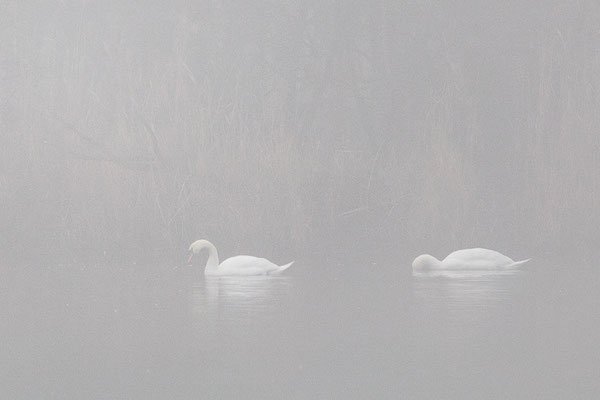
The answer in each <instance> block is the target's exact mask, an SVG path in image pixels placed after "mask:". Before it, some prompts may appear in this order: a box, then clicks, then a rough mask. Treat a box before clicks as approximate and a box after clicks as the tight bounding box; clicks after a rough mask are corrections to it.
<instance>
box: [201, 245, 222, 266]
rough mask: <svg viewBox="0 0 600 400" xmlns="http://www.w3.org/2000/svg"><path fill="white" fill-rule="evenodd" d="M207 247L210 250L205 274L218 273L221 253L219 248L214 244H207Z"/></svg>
mask: <svg viewBox="0 0 600 400" xmlns="http://www.w3.org/2000/svg"><path fill="white" fill-rule="evenodd" d="M205 247H206V248H207V249H208V259H207V260H206V267H205V268H204V272H210V271H216V270H217V268H219V253H217V248H216V247H215V246H214V245H213V244H212V243H207V244H206V245H205Z"/></svg>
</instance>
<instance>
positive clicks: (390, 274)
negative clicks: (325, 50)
mask: <svg viewBox="0 0 600 400" xmlns="http://www.w3.org/2000/svg"><path fill="white" fill-rule="evenodd" d="M565 267H568V266H565ZM3 271H4V272H3V276H2V279H1V280H0V282H2V291H1V294H0V296H1V297H0V301H1V308H0V309H1V310H2V321H3V324H2V327H1V332H2V350H1V354H0V356H1V360H2V364H1V365H2V366H1V368H2V371H1V372H2V373H1V374H0V376H1V379H2V381H1V382H0V397H1V398H3V399H209V398H212V399H216V398H222V399H237V398H239V399H269V398H277V399H281V398H289V399H332V398H344V399H364V398H379V399H383V398H410V399H468V398H474V399H475V398H477V399H482V398H487V399H490V398H510V399H519V398H528V399H530V398H544V399H549V398H557V399H564V398H569V399H591V398H595V397H597V395H598V393H600V392H599V389H600V387H599V383H598V382H600V372H599V371H600V369H599V368H598V366H599V365H600V363H599V361H600V357H599V355H600V353H599V351H598V344H597V339H598V333H599V332H598V327H599V326H600V318H599V316H598V315H599V314H598V312H597V310H598V306H600V294H599V291H598V289H599V285H598V283H599V282H598V275H597V274H594V275H592V274H587V275H576V274H572V273H569V272H568V271H569V269H568V268H562V266H553V265H547V264H545V263H542V262H537V263H536V262H535V261H533V262H531V265H530V266H529V268H527V269H526V270H523V271H518V272H516V273H512V274H507V273H504V274H458V275H441V276H435V275H434V276H428V275H420V276H412V274H411V272H410V266H408V265H396V264H387V265H343V264H342V265H327V264H308V263H307V264H304V265H303V264H302V263H298V264H296V265H294V270H290V271H289V272H290V273H289V274H285V275H281V276H277V277H242V278H236V277H222V278H205V277H204V276H203V274H202V271H201V268H199V267H198V266H193V267H190V266H166V265H127V266H112V267H111V266H83V265H79V266H73V265H69V266H52V267H50V266H43V265H30V266H28V267H25V268H18V269H17V268H10V267H8V268H4V269H3ZM344 271H354V272H347V273H344ZM356 271H362V272H360V273H359V272H356ZM549 271H552V273H549ZM15 289H17V290H15Z"/></svg>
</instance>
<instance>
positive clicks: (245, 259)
mask: <svg viewBox="0 0 600 400" xmlns="http://www.w3.org/2000/svg"><path fill="white" fill-rule="evenodd" d="M203 249H207V250H208V260H207V261H206V267H205V268H204V275H212V276H215V275H216V276H253V275H274V274H278V273H280V272H282V271H284V270H286V269H288V268H289V267H290V266H291V265H292V264H293V263H294V262H293V261H292V262H291V263H288V264H285V265H277V264H275V263H272V262H271V261H269V260H267V259H266V258H259V257H252V256H234V257H230V258H228V259H226V260H224V261H223V262H222V263H220V264H219V255H218V253H217V248H216V247H215V246H214V245H213V244H212V243H211V242H209V241H208V240H196V241H195V242H194V243H192V244H191V245H190V248H189V251H190V252H191V254H190V258H189V260H188V261H191V260H192V257H193V256H194V254H197V253H199V252H201V251H202V250H203Z"/></svg>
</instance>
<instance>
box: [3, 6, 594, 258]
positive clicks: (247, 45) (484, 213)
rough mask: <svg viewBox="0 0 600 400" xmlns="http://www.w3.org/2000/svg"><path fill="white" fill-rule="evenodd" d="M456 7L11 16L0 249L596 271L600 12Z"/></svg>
mask: <svg viewBox="0 0 600 400" xmlns="http://www.w3.org/2000/svg"><path fill="white" fill-rule="evenodd" d="M453 3H454V4H452V5H450V4H445V3H444V2H428V1H414V2H413V1H394V0H374V1H373V0H369V1H366V0H364V1H363V0H357V1H328V2H323V1H320V0H319V1H317V0H307V1H259V2H256V1H255V2H247V1H227V2H220V1H174V2H162V1H153V2H142V3H140V2H132V1H130V2H121V1H104V2H68V1H65V2H51V1H36V2H21V1H7V0H5V1H2V2H0V145H1V147H0V152H1V159H0V200H1V210H0V224H1V225H2V238H1V242H2V244H1V245H0V246H2V247H4V250H5V251H6V254H8V255H12V256H14V257H16V258H22V257H23V255H25V254H32V255H33V256H34V257H49V259H52V260H57V261H58V260H62V261H68V260H88V261H103V262H106V261H108V262H111V261H114V262H120V261H127V260H142V259H144V257H145V256H148V257H151V258H156V257H159V258H165V259H166V258H167V257H170V258H171V259H173V257H175V256H177V255H179V254H181V253H182V252H184V251H185V250H186V248H187V245H188V244H189V242H190V241H192V240H194V239H198V238H201V237H205V238H209V239H211V240H212V241H214V242H215V244H217V245H218V247H219V249H220V250H221V252H222V254H223V255H231V254H233V253H254V254H261V255H265V256H269V257H273V258H275V259H276V260H280V259H281V261H286V260H287V258H290V259H291V258H296V259H297V258H302V257H305V256H307V255H308V254H311V255H319V254H331V255H336V254H341V253H346V252H347V251H348V250H349V249H352V250H353V251H359V252H365V253H374V252H378V251H382V252H383V251H384V250H385V251H387V250H389V249H393V248H397V251H398V252H399V254H401V256H400V257H401V258H402V259H404V257H406V258H410V257H412V256H413V255H414V252H417V251H418V252H422V251H429V252H432V253H435V254H437V255H440V256H442V255H443V254H444V253H445V252H447V251H449V250H451V249H453V248H458V247H465V246H473V245H481V246H490V247H493V248H497V249H499V250H505V249H511V250H512V252H513V253H514V255H515V257H519V256H532V255H536V254H538V253H541V252H542V251H547V250H548V249H552V250H553V251H556V252H562V253H570V252H573V253H574V252H578V253H579V254H583V255H584V256H585V257H592V256H593V250H595V249H594V241H595V239H597V238H598V236H599V235H598V226H600V218H599V213H598V209H599V201H598V194H599V183H600V177H599V171H600V159H599V157H600V156H599V151H600V135H599V128H600V116H599V113H598V110H599V109H600V102H599V99H600V97H599V95H600V92H599V90H600V57H599V56H598V55H599V54H600V37H599V36H600V31H598V26H600V5H599V4H600V3H597V2H596V1H570V0H554V1H542V0H538V1H526V2H523V1H506V2H480V1H477V0H468V1H462V2H453ZM484 3H488V4H485V5H484ZM313 248H314V250H313ZM313 252H314V253H313ZM288 255H291V256H290V257H288ZM283 258H285V259H286V260H284V259H283Z"/></svg>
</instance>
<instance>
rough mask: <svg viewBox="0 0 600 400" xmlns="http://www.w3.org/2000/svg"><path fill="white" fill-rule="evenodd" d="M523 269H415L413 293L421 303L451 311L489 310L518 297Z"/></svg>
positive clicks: (472, 314)
mask: <svg viewBox="0 0 600 400" xmlns="http://www.w3.org/2000/svg"><path fill="white" fill-rule="evenodd" d="M524 273H525V272H524V271H522V270H496V271H427V272H416V271H415V272H413V285H412V286H413V294H414V296H415V299H416V301H417V303H418V304H419V306H421V307H426V308H433V309H435V310H437V311H442V312H443V311H445V312H447V313H451V314H453V313H459V314H462V315H466V314H470V316H471V317H474V316H476V315H478V314H479V311H482V310H485V311H486V312H488V311H489V310H490V309H493V308H494V307H496V306H500V305H502V304H506V303H507V302H509V303H510V302H512V301H514V300H513V299H512V294H513V293H514V289H515V286H516V284H517V282H518V281H519V279H518V275H521V274H524Z"/></svg>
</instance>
